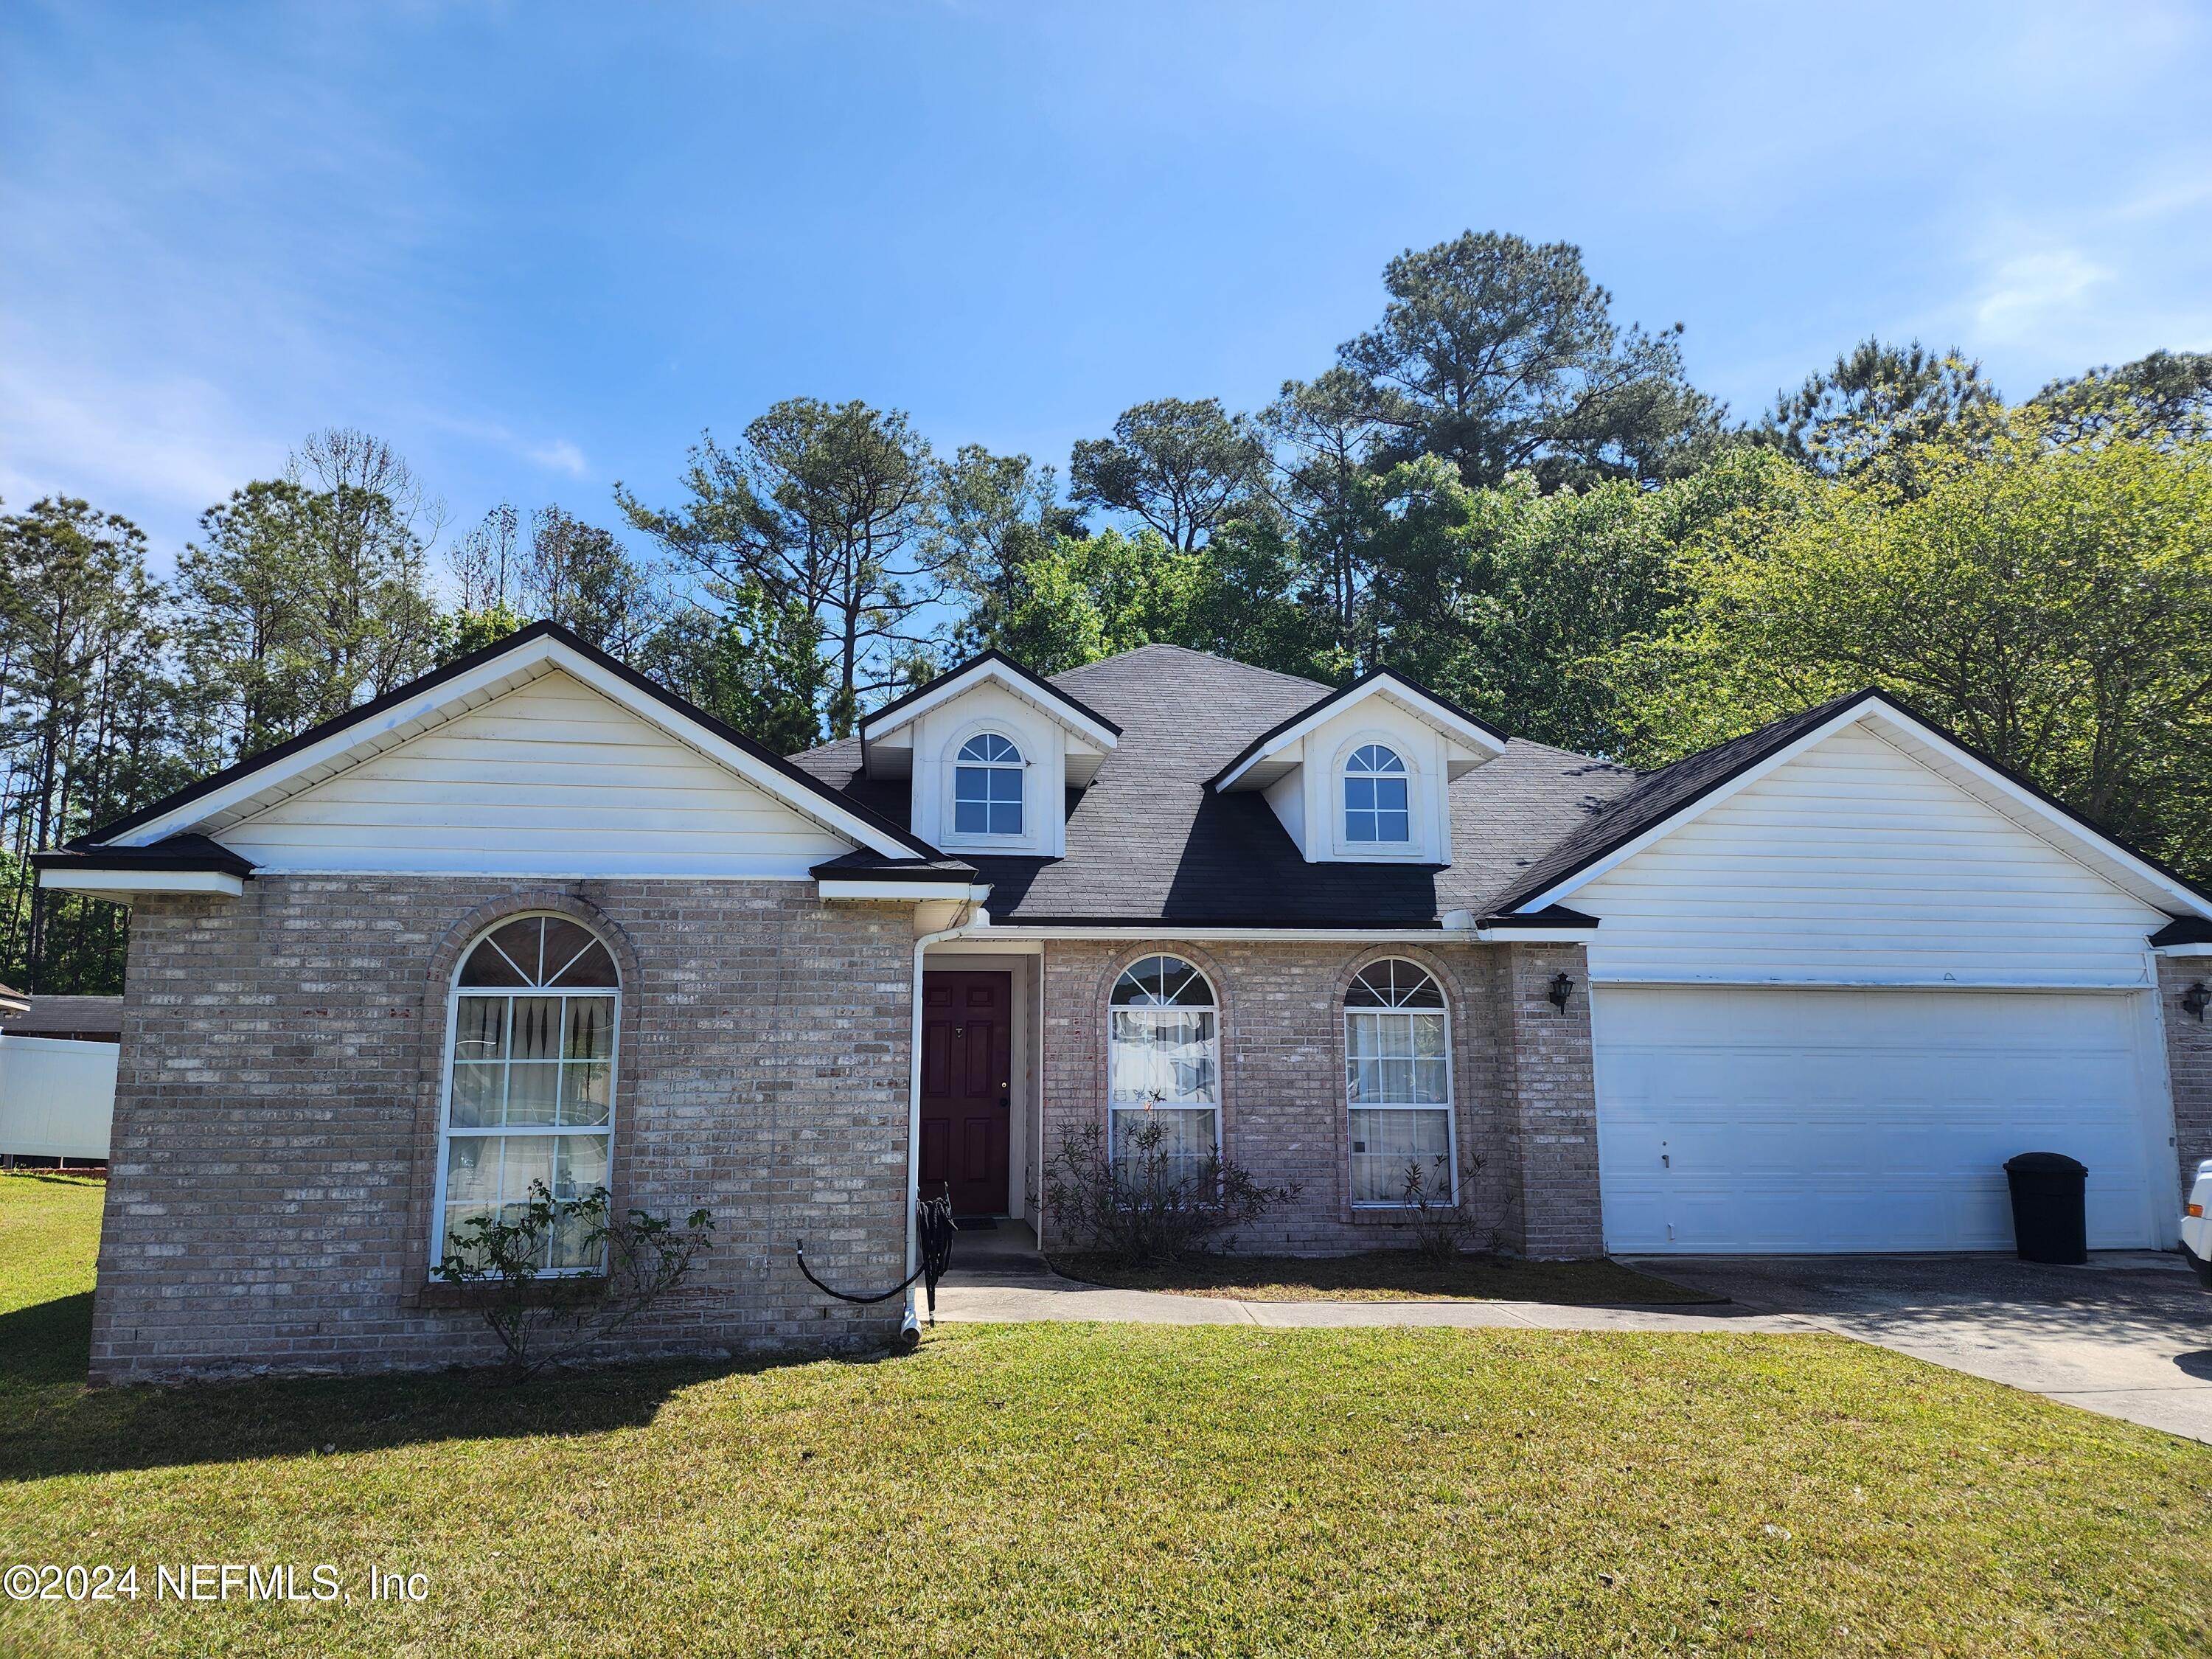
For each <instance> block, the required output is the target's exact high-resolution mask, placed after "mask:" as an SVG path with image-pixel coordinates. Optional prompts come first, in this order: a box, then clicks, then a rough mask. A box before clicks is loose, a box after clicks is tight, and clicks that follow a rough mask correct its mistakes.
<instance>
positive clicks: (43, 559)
mask: <svg viewBox="0 0 2212 1659" xmlns="http://www.w3.org/2000/svg"><path fill="white" fill-rule="evenodd" d="M145 546H146V538H145V537H144V535H143V533H142V532H140V531H139V530H138V528H137V526H135V525H133V524H131V522H130V521H129V520H125V519H122V518H118V517H117V516H116V515H114V514H112V513H100V512H97V511H95V510H94V508H93V507H90V506H89V505H88V504H87V503H86V502H84V501H76V500H70V499H65V498H49V499H46V500H43V501H39V502H37V503H35V504H34V505H33V507H31V509H30V511H29V512H27V513H20V514H15V515H11V516H9V517H7V518H4V519H0V756H4V758H5V762H6V771H5V774H4V775H0V830H4V832H5V839H6V847H7V851H8V854H9V858H8V873H9V877H10V878H11V884H10V886H9V890H8V891H7V893H6V894H5V895H4V896H0V904H4V907H5V908H4V910H0V977H4V978H6V979H7V980H8V981H9V982H10V983H14V984H18V985H21V986H24V987H27V988H28V989H31V990H33V991H47V992H62V991H80V992H112V991H115V990H118V989H120V988H121V985H122V974H123V945H124V939H125V933H124V913H123V912H122V911H121V910H120V909H119V908H118V907H117V906H114V905H112V904H106V903H103V902H100V901H98V900H92V899H86V898H82V897H80V896H76V895H70V894H57V893H52V892H48V891H46V890H42V889H40V888H39V887H37V886H36V885H35V884H33V872H32V869H31V866H30V862H29V858H30V854H32V853H33V852H37V851H40V850H41V849H44V848H53V847H58V846H60V845H62V844H63V843H64V842H67V841H68V840H69V839H70V837H71V836H77V835H81V834H82V833H83V832H84V831H85V830H87V829H91V828H93V827H94V826H96V825H97V824H100V823H104V822H106V821H107V820H108V819H110V818H113V817H118V816H120V815H121V814H122V813H124V812H126V811H130V810H131V808H132V807H134V806H137V805H142V804H143V803H144V802H145V801H147V800H149V799H153V798H155V796H158V795H160V794H161V793H165V792H166V791H167V790H168V789H170V788H172V787H175V785H176V783H177V782H178V781H179V761H178V749H177V744H176V740H175V735H176V734H175V730H174V719H173V711H174V709H175V708H176V706H177V703H178V701H179V694H178V690H177V688H176V687H175V686H174V685H173V684H171V683H170V682H169V681H167V679H166V678H163V676H162V672H161V670H162V667H163V663H164V654H165V651H166V647H167V634H166V631H165V629H164V627H163V623H162V615H163V610H164V605H163V597H162V595H161V591H160V589H159V588H158V587H157V586H156V585H155V583H154V582H153V581H152V580H151V579H150V578H149V576H148V575H147V573H146V568H145Z"/></svg>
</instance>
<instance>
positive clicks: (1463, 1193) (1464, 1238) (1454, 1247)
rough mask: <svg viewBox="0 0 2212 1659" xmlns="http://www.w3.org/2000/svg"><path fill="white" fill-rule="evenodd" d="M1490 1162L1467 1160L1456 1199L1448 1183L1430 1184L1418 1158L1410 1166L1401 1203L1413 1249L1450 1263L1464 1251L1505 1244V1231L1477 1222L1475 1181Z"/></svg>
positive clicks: (1407, 1168) (1496, 1247) (1480, 1159)
mask: <svg viewBox="0 0 2212 1659" xmlns="http://www.w3.org/2000/svg"><path fill="white" fill-rule="evenodd" d="M1438 1161H1439V1162H1442V1160H1441V1159H1439V1160H1438ZM1489 1162H1490V1160H1489V1159H1487V1158H1469V1159H1468V1161H1467V1163H1466V1164H1465V1165H1464V1166H1463V1167H1462V1170H1461V1171H1460V1195H1459V1197H1458V1198H1456V1199H1455V1198H1453V1197H1452V1195H1451V1188H1450V1184H1449V1182H1448V1181H1447V1182H1443V1184H1442V1186H1441V1187H1440V1188H1439V1187H1438V1186H1434V1185H1431V1183H1430V1182H1429V1178H1428V1172H1427V1171H1426V1170H1424V1169H1423V1168H1422V1167H1421V1161H1420V1160H1419V1158H1414V1159H1413V1160H1411V1161H1410V1162H1408V1163H1407V1165H1406V1178H1405V1181H1404V1183H1403V1184H1402V1185H1401V1188H1400V1189H1399V1195H1400V1201H1401V1202H1402V1203H1403V1204H1404V1205H1405V1206H1406V1219H1405V1223H1404V1225H1405V1226H1406V1228H1407V1231H1410V1232H1411V1233H1412V1234H1413V1248H1414V1249H1417V1250H1419V1252H1420V1253H1421V1254H1422V1255H1425V1256H1426V1257H1427V1258H1428V1259H1429V1260H1430V1261H1449V1260H1451V1258H1452V1257H1454V1256H1455V1255H1459V1254H1460V1253H1461V1252H1462V1251H1463V1250H1469V1249H1483V1250H1492V1251H1494V1250H1496V1249H1498V1247H1499V1246H1500V1245H1502V1244H1503V1243H1504V1242H1505V1230H1504V1228H1503V1227H1502V1226H1493V1227H1490V1228H1487V1229H1483V1228H1480V1227H1478V1225H1476V1222H1475V1218H1474V1181H1475V1177H1476V1176H1479V1175H1480V1174H1481V1173H1482V1172H1483V1170H1485V1169H1486V1168H1487V1167H1489Z"/></svg>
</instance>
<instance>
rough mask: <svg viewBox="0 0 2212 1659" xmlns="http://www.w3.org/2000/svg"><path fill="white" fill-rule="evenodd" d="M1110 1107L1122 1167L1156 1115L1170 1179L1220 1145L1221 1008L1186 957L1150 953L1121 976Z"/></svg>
mask: <svg viewBox="0 0 2212 1659" xmlns="http://www.w3.org/2000/svg"><path fill="white" fill-rule="evenodd" d="M1109 1005H1110V1006H1109V1012H1110V1014H1111V1016H1112V1027H1111V1030H1110V1032H1109V1040H1108V1043H1107V1054H1108V1059H1107V1071H1108V1075H1109V1091H1108V1111H1109V1117H1110V1125H1109V1127H1110V1133H1111V1139H1112V1146H1113V1157H1114V1161H1115V1167H1116V1169H1117V1170H1118V1169H1124V1168H1126V1167H1127V1146H1128V1136H1129V1134H1130V1133H1131V1132H1132V1131H1133V1129H1135V1128H1136V1127H1138V1126H1139V1125H1141V1124H1143V1123H1146V1122H1153V1123H1158V1124H1159V1125H1161V1126H1162V1127H1164V1129H1165V1130H1166V1135H1165V1138H1164V1139H1163V1140H1162V1141H1161V1143H1160V1150H1161V1152H1164V1154H1166V1155H1167V1158H1168V1160H1169V1162H1168V1167H1167V1173H1168V1175H1169V1176H1170V1179H1172V1180H1176V1181H1182V1180H1186V1179H1188V1178H1189V1177H1191V1176H1194V1175H1195V1174H1196V1173H1197V1172H1198V1170H1199V1169H1200V1166H1201V1165H1202V1164H1204V1163H1205V1161H1206V1159H1207V1158H1209V1157H1211V1156H1212V1154H1213V1152H1214V1151H1215V1149H1216V1148H1217V1147H1218V1146H1219V1145H1220V1127H1221V1126H1220V1110H1221V1094H1220V1079H1221V1044H1220V1027H1219V1017H1220V1011H1219V1009H1218V1006H1216V1004H1215V1002H1214V1000H1213V987H1212V985H1211V984H1210V983H1208V982H1207V980H1206V975H1204V974H1201V973H1200V972H1199V970H1198V969H1195V968H1194V967H1192V966H1191V964H1190V963H1187V962H1185V961H1184V960H1183V959H1182V957H1167V956H1158V957H1146V958H1144V960H1143V961H1141V962H1138V963H1133V964H1131V966H1130V967H1129V968H1128V969H1127V971H1125V972H1124V973H1123V974H1122V975H1121V978H1120V979H1118V980H1116V981H1115V983H1114V990H1113V994H1112V995H1111V996H1110V997H1109Z"/></svg>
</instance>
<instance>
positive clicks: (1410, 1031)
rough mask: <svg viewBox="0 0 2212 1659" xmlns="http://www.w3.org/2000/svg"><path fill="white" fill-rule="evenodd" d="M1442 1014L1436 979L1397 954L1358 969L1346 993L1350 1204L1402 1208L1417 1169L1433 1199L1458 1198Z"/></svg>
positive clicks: (1446, 1035)
mask: <svg viewBox="0 0 2212 1659" xmlns="http://www.w3.org/2000/svg"><path fill="white" fill-rule="evenodd" d="M1446 1018H1447V1016H1446V1014H1445V1012H1444V996H1443V991H1442V989H1441V988H1439V987H1438V986H1437V982H1436V981H1435V980H1433V979H1431V977H1430V976H1429V975H1427V974H1426V973H1425V972H1424V971H1423V970H1422V969H1419V968H1418V967H1416V966H1415V965H1414V964H1413V963H1410V962H1405V961H1401V960H1398V959H1396V958H1389V959H1386V960H1384V961H1382V962H1377V963H1370V964H1369V965H1368V966H1367V967H1366V968H1364V969H1361V970H1360V973H1359V975H1358V977H1357V978H1356V979H1354V980H1353V981H1352V987H1351V989H1350V990H1349V991H1347V992H1346V994H1345V999H1344V1076H1345V1097H1346V1102H1347V1103H1348V1105H1349V1108H1350V1110H1351V1113H1352V1125H1351V1127H1352V1202H1353V1203H1354V1204H1403V1203H1404V1202H1405V1201H1406V1171H1407V1166H1408V1165H1415V1164H1417V1165H1419V1168H1420V1170H1421V1176H1422V1185H1423V1188H1424V1189H1425V1191H1426V1192H1427V1193H1428V1194H1430V1195H1431V1197H1441V1198H1442V1199H1443V1200H1445V1201H1446V1202H1449V1201H1451V1200H1452V1199H1453V1198H1455V1196H1456V1194H1457V1191H1458V1183H1457V1180H1456V1170H1457V1160H1456V1159H1455V1157H1454V1156H1453V1148H1452V1110H1451V1104H1452V1101H1451V1060H1450V1042H1449V1031H1448V1030H1447V1028H1446V1024H1445V1022H1446Z"/></svg>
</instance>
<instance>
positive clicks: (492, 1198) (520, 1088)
mask: <svg viewBox="0 0 2212 1659" xmlns="http://www.w3.org/2000/svg"><path fill="white" fill-rule="evenodd" d="M621 994H622V993H621V987H620V983H619V979H618V976H617V973H616V970H615V961H614V957H613V956H612V955H611V953H610V952H609V951H608V950H607V947H606V945H605V944H604V943H603V942H602V941H601V940H600V939H599V937H598V936H597V935H596V934H594V933H592V932H591V930H590V929H588V928H586V927H583V926H582V925H580V923H578V922H575V921H570V920H569V919H568V917H566V916H554V915H529V916H520V917H516V918H514V919H513V920H510V921H503V922H501V924H500V925H499V926H498V927H495V928H493V929H492V930H491V931H490V932H489V933H487V934H485V935H484V936H483V938H482V939H479V940H477V943H476V944H475V945H473V946H472V947H471V949H470V950H469V951H468V952H467V954H466V955H465V956H464V957H462V958H461V966H460V969H459V972H458V973H456V974H455V975H454V982H453V1016H452V1020H451V1031H452V1036H451V1038H450V1042H449V1045H448V1049H447V1066H446V1107H445V1116H444V1122H443V1125H442V1129H441V1135H440V1147H439V1153H440V1156H439V1170H438V1204H437V1212H438V1220H437V1231H436V1236H435V1237H434V1238H433V1239H432V1241H431V1246H432V1252H433V1258H434V1259H435V1258H437V1257H441V1256H443V1255H445V1254H446V1252H447V1250H449V1249H452V1248H453V1244H454V1243H455V1238H454V1235H455V1232H456V1231H457V1230H458V1229H459V1228H460V1227H462V1226H465V1225H466V1224H467V1223H468V1222H469V1221H470V1219H471V1218H473V1217H476V1216H480V1215H485V1214H489V1213H491V1212H495V1211H498V1210H501V1209H502V1208H506V1207H507V1206H519V1205H522V1204H526V1203H528V1202H529V1201H530V1198H531V1184H532V1182H544V1184H545V1187H546V1189H547V1190H548V1191H550V1193H551V1194H553V1196H554V1197H556V1199H577V1198H582V1197H586V1196H588V1195H589V1194H590V1193H591V1192H592V1189H593V1188H600V1187H605V1186H606V1185H607V1184H608V1179H607V1172H608V1164H609V1156H610V1152H611V1145H610V1142H611V1135H612V1133H613V1127H614V1098H615V1016H616V1010H617V1005H618V1003H619V1001H620V999H621ZM581 1234H582V1228H581V1227H580V1225H569V1226H567V1227H564V1228H562V1229H561V1230H557V1231H556V1233H555V1234H554V1236H553V1237H551V1238H550V1239H548V1240H547V1243H546V1251H547V1255H546V1260H545V1262H544V1266H545V1267H546V1268H547V1269H548V1270H550V1271H555V1272H559V1271H578V1270H589V1269H592V1268H594V1267H599V1265H600V1262H599V1257H598V1254H597V1253H596V1252H587V1251H586V1249H585V1248H584V1243H583V1239H582V1237H581Z"/></svg>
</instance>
